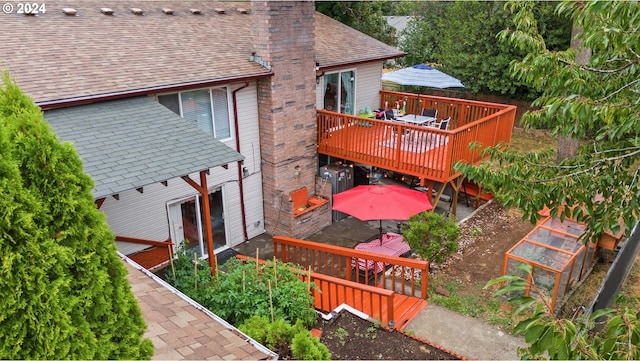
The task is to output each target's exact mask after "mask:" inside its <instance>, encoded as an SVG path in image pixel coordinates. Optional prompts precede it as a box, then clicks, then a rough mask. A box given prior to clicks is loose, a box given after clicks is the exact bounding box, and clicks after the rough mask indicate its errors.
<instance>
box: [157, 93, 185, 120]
mask: <svg viewBox="0 0 640 361" xmlns="http://www.w3.org/2000/svg"><path fill="white" fill-rule="evenodd" d="M158 103H160V104H162V105H164V106H165V107H167V108H169V110H171V111H173V112H174V113H176V114H178V115H180V100H179V99H178V94H177V93H176V94H167V95H159V96H158Z"/></svg>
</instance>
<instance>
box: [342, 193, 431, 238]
mask: <svg viewBox="0 0 640 361" xmlns="http://www.w3.org/2000/svg"><path fill="white" fill-rule="evenodd" d="M431 209H433V206H432V205H431V201H430V200H429V197H428V196H427V194H426V193H424V192H420V191H416V190H413V189H409V188H406V187H401V186H398V185H378V184H375V185H359V186H357V187H354V188H351V189H349V190H347V191H344V192H340V193H337V194H334V195H333V210H334V211H339V212H343V213H346V214H349V215H351V216H353V217H356V218H358V219H359V220H361V221H373V220H378V221H380V242H381V243H382V220H383V219H393V220H403V221H406V220H408V219H409V217H411V216H413V215H415V214H418V213H420V212H424V211H428V210H431Z"/></svg>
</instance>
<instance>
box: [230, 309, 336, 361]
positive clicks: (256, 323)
mask: <svg viewBox="0 0 640 361" xmlns="http://www.w3.org/2000/svg"><path fill="white" fill-rule="evenodd" d="M238 329H239V330H240V331H242V332H244V333H245V334H247V335H248V336H249V337H251V338H252V339H254V340H256V341H257V342H260V343H261V344H263V345H265V346H266V347H268V348H269V349H271V350H273V351H275V352H277V353H278V354H279V356H280V357H282V358H283V359H286V358H289V356H292V357H293V358H294V359H296V360H329V359H330V357H331V354H330V353H329V350H328V349H327V347H326V346H325V345H323V344H322V343H320V341H319V340H318V339H316V338H315V337H313V336H312V335H311V332H309V330H307V329H306V328H304V326H303V325H302V322H300V321H298V322H296V324H295V326H291V325H290V324H289V323H288V322H287V321H285V320H284V319H282V318H279V319H277V320H275V321H274V322H270V321H269V318H268V317H266V316H253V317H251V318H249V319H247V320H246V321H245V322H244V323H243V324H241V325H240V326H239V327H238Z"/></svg>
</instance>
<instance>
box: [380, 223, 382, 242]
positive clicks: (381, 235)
mask: <svg viewBox="0 0 640 361" xmlns="http://www.w3.org/2000/svg"><path fill="white" fill-rule="evenodd" d="M380 245H381V246H382V219H381V220H380Z"/></svg>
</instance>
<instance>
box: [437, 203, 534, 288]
mask: <svg viewBox="0 0 640 361" xmlns="http://www.w3.org/2000/svg"><path fill="white" fill-rule="evenodd" d="M534 227H535V225H533V224H531V223H530V222H528V221H523V220H522V216H521V215H520V214H519V213H518V212H516V211H514V210H505V209H504V207H502V205H501V204H500V203H498V202H490V203H488V204H485V205H484V206H483V208H482V209H481V210H479V211H478V212H477V213H476V214H474V215H473V216H471V217H470V218H469V219H467V220H466V221H464V222H463V223H461V224H460V231H461V236H460V241H459V242H458V243H459V250H458V253H455V254H453V255H452V256H451V257H450V258H449V260H448V261H447V262H446V263H445V264H443V265H432V272H433V273H436V274H437V273H445V274H446V276H447V278H450V279H457V280H459V281H460V282H462V283H463V284H464V285H468V286H477V285H478V284H482V285H484V284H485V283H486V282H487V281H489V280H491V279H493V278H496V277H499V276H502V267H503V265H504V256H505V254H506V252H507V251H508V250H509V249H510V248H511V247H513V246H514V245H515V244H516V243H518V241H519V240H520V239H522V238H523V237H524V236H526V235H527V233H529V232H530V231H531V230H532V229H533V228H534ZM472 288H473V287H461V288H460V292H459V293H460V294H461V295H465V294H464V290H465V289H467V290H472Z"/></svg>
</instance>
